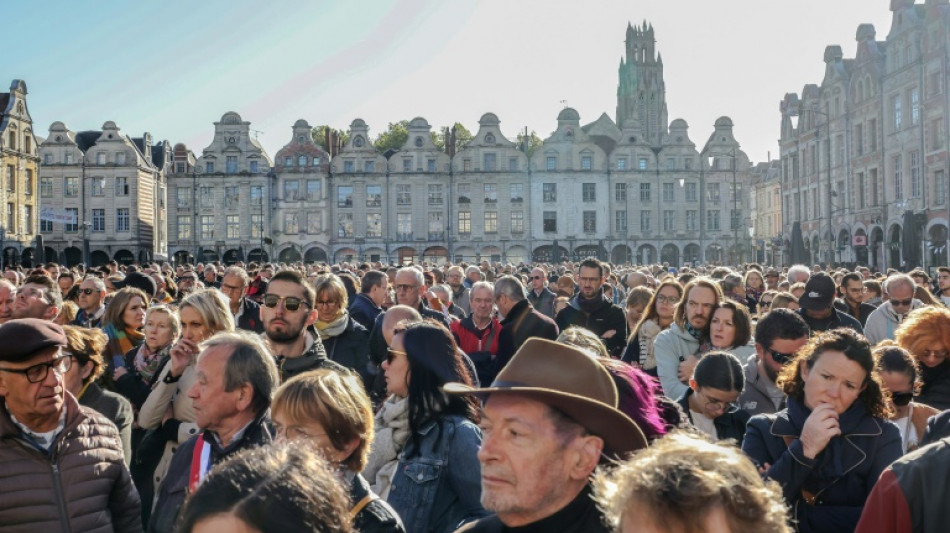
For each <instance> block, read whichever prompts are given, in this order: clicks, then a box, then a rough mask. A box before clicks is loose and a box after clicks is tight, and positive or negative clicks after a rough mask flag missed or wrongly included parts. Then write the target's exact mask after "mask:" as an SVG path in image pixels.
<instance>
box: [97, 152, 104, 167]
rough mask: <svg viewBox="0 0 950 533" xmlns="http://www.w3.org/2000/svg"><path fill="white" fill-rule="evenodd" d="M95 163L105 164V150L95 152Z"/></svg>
mask: <svg viewBox="0 0 950 533" xmlns="http://www.w3.org/2000/svg"><path fill="white" fill-rule="evenodd" d="M96 164H97V165H105V164H106V153H105V152H98V153H97V154H96Z"/></svg>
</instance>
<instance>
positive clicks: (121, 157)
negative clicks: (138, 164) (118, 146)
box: [115, 152, 125, 166]
mask: <svg viewBox="0 0 950 533" xmlns="http://www.w3.org/2000/svg"><path fill="white" fill-rule="evenodd" d="M115 164H116V165H120V166H121V165H125V152H116V153H115Z"/></svg>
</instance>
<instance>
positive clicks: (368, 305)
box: [347, 293, 383, 331]
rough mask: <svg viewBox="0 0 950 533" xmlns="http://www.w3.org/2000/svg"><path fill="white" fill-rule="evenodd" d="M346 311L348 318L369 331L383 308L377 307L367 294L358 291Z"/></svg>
mask: <svg viewBox="0 0 950 533" xmlns="http://www.w3.org/2000/svg"><path fill="white" fill-rule="evenodd" d="M347 312H349V313H350V318H352V319H353V320H355V321H356V322H357V323H359V324H360V325H361V326H363V327H364V328H366V330H367V331H369V330H371V329H372V328H373V324H374V323H375V322H376V317H378V316H379V314H380V313H382V312H383V308H382V307H378V306H377V305H376V302H374V301H373V300H371V299H370V297H369V296H366V295H365V294H363V293H360V294H357V295H356V297H354V298H353V303H351V304H350V308H349V309H347Z"/></svg>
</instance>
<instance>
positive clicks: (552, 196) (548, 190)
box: [541, 183, 557, 202]
mask: <svg viewBox="0 0 950 533" xmlns="http://www.w3.org/2000/svg"><path fill="white" fill-rule="evenodd" d="M541 194H542V199H543V200H544V201H545V202H556V201H557V183H542V184H541Z"/></svg>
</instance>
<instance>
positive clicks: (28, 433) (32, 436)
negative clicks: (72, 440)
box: [10, 408, 66, 452]
mask: <svg viewBox="0 0 950 533" xmlns="http://www.w3.org/2000/svg"><path fill="white" fill-rule="evenodd" d="M10 421H11V422H13V425H15V426H16V427H18V428H20V432H21V433H22V435H23V437H24V438H26V439H27V440H28V441H29V442H30V443H31V444H33V445H34V446H36V447H37V448H40V449H42V450H43V451H45V452H49V450H50V448H51V447H52V446H53V443H55V442H56V437H57V436H58V435H59V434H60V433H61V432H62V431H63V428H64V427H66V409H65V408H64V409H63V411H62V412H61V413H60V414H59V423H57V424H56V427H55V428H53V429H52V430H51V431H45V432H43V433H39V432H36V431H33V430H32V429H30V428H29V427H28V426H27V425H26V424H24V423H22V422H20V421H19V420H17V418H16V417H15V416H13V413H10Z"/></svg>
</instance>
